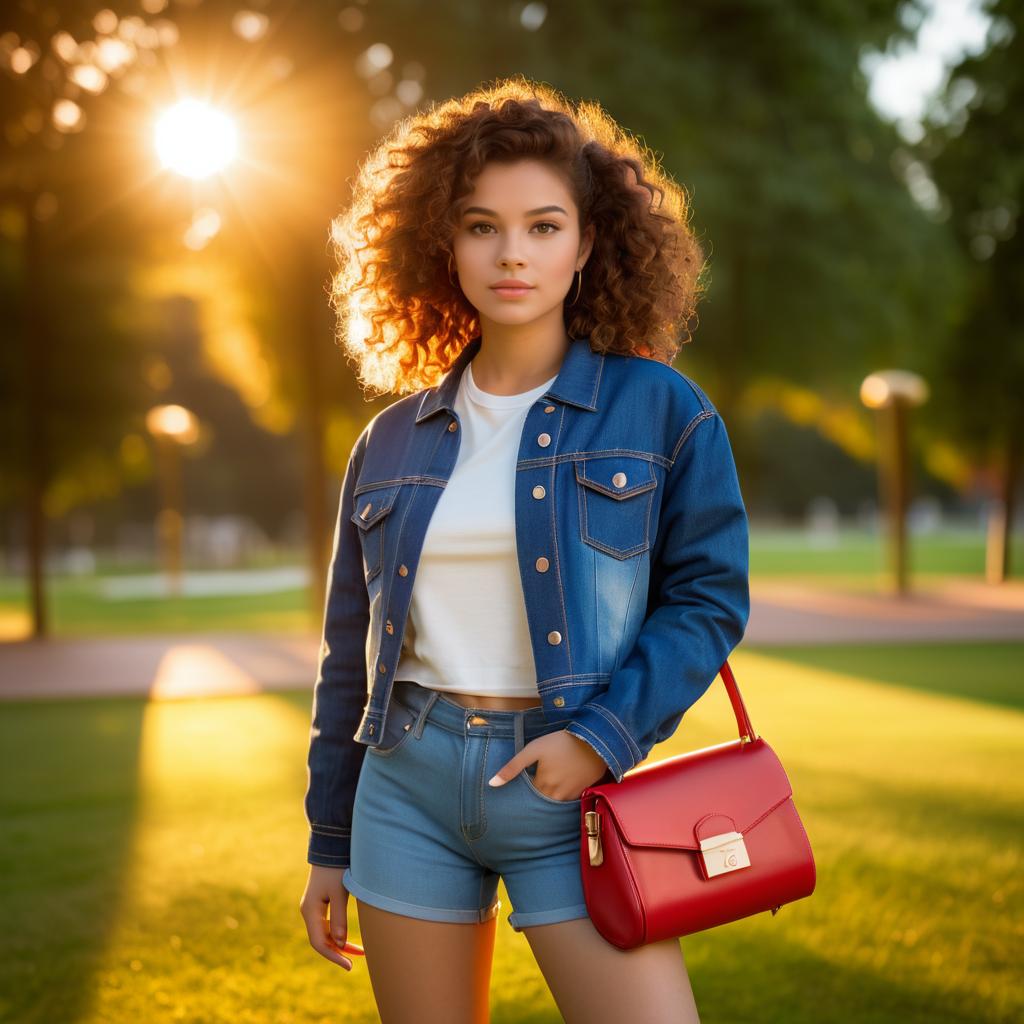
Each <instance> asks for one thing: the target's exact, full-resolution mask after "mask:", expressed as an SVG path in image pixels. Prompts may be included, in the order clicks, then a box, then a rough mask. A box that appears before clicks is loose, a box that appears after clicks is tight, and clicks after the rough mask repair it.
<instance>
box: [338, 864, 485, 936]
mask: <svg viewBox="0 0 1024 1024" xmlns="http://www.w3.org/2000/svg"><path fill="white" fill-rule="evenodd" d="M341 882H342V885H344V886H345V888H346V889H347V890H348V891H349V892H350V893H352V895H353V896H355V897H356V899H359V900H362V901H363V902H364V903H369V904H370V906H371V907H379V908H380V909H381V910H390V911H391V912H392V913H393V914H403V915H405V916H406V917H416V918H419V919H420V920H421V921H444V922H447V923H449V924H482V923H483V922H484V921H489V920H490V919H491V918H492V917H496V916H497V913H498V911H499V910H501V900H500V898H498V897H497V896H496V897H495V898H494V903H492V904H491V906H489V907H481V908H480V909H479V910H445V909H443V908H441V907H421V906H419V905H418V904H416V903H403V902H402V900H396V899H393V898H392V897H391V896H382V895H381V894H380V893H376V892H373V891H372V890H370V889H367V888H365V887H364V886H363V885H362V884H361V883H359V882H357V881H355V879H354V878H353V877H352V870H351V868H346V869H345V873H344V874H343V875H342V876H341Z"/></svg>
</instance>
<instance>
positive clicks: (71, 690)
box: [0, 578, 1024, 700]
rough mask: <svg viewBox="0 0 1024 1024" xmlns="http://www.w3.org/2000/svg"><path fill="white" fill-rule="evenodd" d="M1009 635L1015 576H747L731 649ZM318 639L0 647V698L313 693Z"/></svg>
mask: <svg viewBox="0 0 1024 1024" xmlns="http://www.w3.org/2000/svg"><path fill="white" fill-rule="evenodd" d="M970 640H1008V641H1017V642H1020V643H1024V583H1022V582H1016V581H1014V582H1011V583H1008V584H1004V585H1002V586H998V587H995V586H987V585H986V584H984V583H981V582H977V581H974V580H963V579H956V578H945V579H943V580H942V581H939V582H931V583H929V584H928V586H927V587H926V588H921V589H919V590H918V591H917V592H915V593H913V594H911V595H909V596H906V597H902V598H901V597H897V596H886V595H882V594H875V593H870V592H864V591H853V590H841V589H835V588H833V587H829V588H827V589H826V588H822V587H819V586H815V585H814V584H813V583H808V582H794V581H788V580H786V581H784V580H771V581H766V582H752V583H751V612H750V622H749V624H748V626H747V632H746V636H745V637H744V640H743V644H742V645H741V648H742V646H750V647H755V646H770V645H778V644H826V643H827V644H833V643H862V644H870V643H900V642H911V641H919V642H921V641H924V642H927V641H936V642H943V643H949V642H956V641H970ZM318 643H319V637H317V636H315V635H313V634H309V633H289V634H272V633H269V634H268V633H209V634H204V633H188V634H147V635H140V636H118V637H88V638H83V639H55V640H50V641H47V642H45V643H39V642H36V641H31V640H27V641H16V642H10V643H0V700H4V699H6V700H19V699H52V698H63V699H66V698H69V697H100V696H102V697H112V696H131V697H135V696H143V695H149V696H151V697H153V698H159V699H172V698H187V697H213V696H237V695H241V694H248V693H259V692H261V691H270V690H286V689H296V690H307V691H309V692H310V694H311V695H312V688H313V680H314V678H315V674H316V655H317V648H318Z"/></svg>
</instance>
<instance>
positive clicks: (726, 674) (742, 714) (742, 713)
mask: <svg viewBox="0 0 1024 1024" xmlns="http://www.w3.org/2000/svg"><path fill="white" fill-rule="evenodd" d="M718 671H719V674H720V675H721V677H722V682H723V683H725V689H726V691H727V692H728V694H729V700H730V701H731V702H732V712H733V714H734V715H735V716H736V728H737V729H739V732H740V739H743V738H744V737H746V738H747V739H749V740H755V739H757V736H756V734H755V733H754V727H753V725H751V724H750V715H748V714H747V709H746V707H745V706H744V704H743V698H742V697H741V696H740V691H739V687H738V686H737V685H736V677H735V676H734V675H733V674H732V669H731V668H730V667H729V662H728V660H726V661H725V662H724V663H723V664H722V667H721V668H720V669H719V670H718Z"/></svg>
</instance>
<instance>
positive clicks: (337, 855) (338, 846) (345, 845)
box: [306, 825, 352, 868]
mask: <svg viewBox="0 0 1024 1024" xmlns="http://www.w3.org/2000/svg"><path fill="white" fill-rule="evenodd" d="M320 829H328V830H329V831H326V832H322V831H319V830H320ZM351 849H352V837H351V835H350V834H349V831H348V829H341V828H337V827H335V826H333V825H316V826H313V828H312V829H311V830H310V833H309V850H308V852H307V854H306V861H307V862H308V863H310V864H316V865H318V866H320V867H324V868H347V867H348V866H349V858H350V855H351Z"/></svg>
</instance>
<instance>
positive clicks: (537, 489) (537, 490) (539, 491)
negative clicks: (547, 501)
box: [533, 484, 548, 498]
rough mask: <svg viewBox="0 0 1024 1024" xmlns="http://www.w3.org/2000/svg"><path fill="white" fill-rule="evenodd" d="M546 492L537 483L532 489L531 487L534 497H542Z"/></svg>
mask: <svg viewBox="0 0 1024 1024" xmlns="http://www.w3.org/2000/svg"><path fill="white" fill-rule="evenodd" d="M547 493H548V492H547V491H545V490H544V488H543V487H542V486H541V485H540V484H537V486H536V487H534V489H533V496H534V497H535V498H543V497H544V495H545V494H547Z"/></svg>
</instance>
